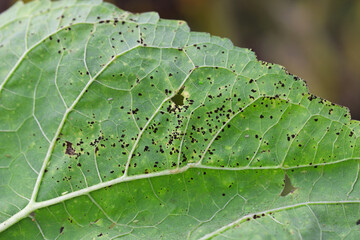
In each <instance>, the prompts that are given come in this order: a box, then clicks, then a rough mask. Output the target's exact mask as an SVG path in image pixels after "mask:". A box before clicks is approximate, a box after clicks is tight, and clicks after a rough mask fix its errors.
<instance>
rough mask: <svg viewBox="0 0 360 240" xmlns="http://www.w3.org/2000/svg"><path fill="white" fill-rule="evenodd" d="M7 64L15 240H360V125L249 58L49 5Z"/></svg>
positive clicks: (155, 23)
mask: <svg viewBox="0 0 360 240" xmlns="http://www.w3.org/2000/svg"><path fill="white" fill-rule="evenodd" d="M0 56H1V61H0V193H1V194H0V222H2V224H1V225H0V230H2V232H1V233H0V238H1V239H41V238H44V239H92V238H99V239H116V238H125V239H139V238H140V239H161V238H163V239H186V238H190V239H200V238H203V239H207V238H215V239H216V238H219V239H226V238H229V239H238V238H241V239H319V238H320V239H358V237H359V235H360V232H359V230H360V226H359V225H360V220H359V219H360V204H359V203H360V185H359V184H358V183H357V182H358V175H359V159H360V152H359V150H360V141H359V135H360V128H359V123H358V122H357V121H353V120H351V117H350V114H349V112H348V110H347V109H346V108H344V107H341V106H337V105H334V104H332V103H330V102H328V101H326V100H324V99H321V98H317V97H315V96H313V95H311V94H309V93H308V90H307V86H306V84H305V82H304V81H303V80H301V79H299V78H298V77H295V76H293V75H291V74H289V73H288V72H287V71H286V70H285V69H284V68H283V67H281V66H278V65H274V64H268V63H264V62H261V61H258V60H257V59H256V56H255V54H254V53H253V52H251V51H250V50H248V49H243V48H238V47H234V46H233V44H232V43H231V42H230V40H228V39H223V38H219V37H213V36H210V35H209V34H206V33H197V32H190V30H189V27H188V26H187V25H186V23H184V22H182V21H175V20H163V19H159V17H158V15H157V14H156V13H143V14H131V13H129V12H125V11H122V10H120V9H118V8H116V7H114V6H113V5H110V4H107V3H102V2H101V1H97V0H91V1H84V0H65V1H59V2H50V1H45V0H42V1H34V2H31V3H28V4H22V3H21V2H18V3H17V4H15V5H14V6H13V7H12V8H10V9H9V10H8V11H6V12H4V13H3V14H1V15H0Z"/></svg>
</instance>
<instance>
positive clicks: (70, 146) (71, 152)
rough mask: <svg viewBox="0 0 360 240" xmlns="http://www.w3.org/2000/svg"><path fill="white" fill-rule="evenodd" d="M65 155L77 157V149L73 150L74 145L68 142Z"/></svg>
mask: <svg viewBox="0 0 360 240" xmlns="http://www.w3.org/2000/svg"><path fill="white" fill-rule="evenodd" d="M65 154H68V155H70V156H73V155H76V153H75V149H74V148H73V144H72V143H71V142H69V141H66V150H65Z"/></svg>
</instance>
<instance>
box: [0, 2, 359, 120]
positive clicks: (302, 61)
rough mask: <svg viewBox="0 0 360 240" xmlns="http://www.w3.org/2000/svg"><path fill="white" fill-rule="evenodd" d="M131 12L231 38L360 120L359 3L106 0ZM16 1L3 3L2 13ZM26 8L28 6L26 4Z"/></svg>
mask: <svg viewBox="0 0 360 240" xmlns="http://www.w3.org/2000/svg"><path fill="white" fill-rule="evenodd" d="M105 1H107V2H111V3H114V4H116V5H117V6H119V7H120V8H122V9H124V10H128V11H131V12H145V11H156V12H158V13H159V14H160V16H161V17H162V18H167V19H182V20H185V21H187V22H188V24H189V26H190V27H191V29H192V30H193V31H202V32H209V33H211V34H213V35H218V36H221V37H227V38H230V39H231V40H232V41H233V42H234V44H235V45H237V46H239V47H246V48H252V49H253V50H254V51H255V53H256V54H257V56H258V58H259V59H261V60H264V61H267V62H272V63H278V64H280V65H283V66H285V67H286V68H287V69H288V71H289V72H291V73H293V74H295V75H298V76H299V77H301V78H303V79H305V80H306V82H307V83H308V86H309V88H310V91H311V93H313V94H315V95H317V96H320V97H323V98H325V99H328V100H330V101H332V102H334V103H337V104H340V105H345V106H347V107H349V108H350V110H351V114H352V117H353V119H358V120H360V1H357V0H317V1H313V0H272V1H264V0H251V1H249V0H105ZM14 2H15V0H0V12H2V11H4V10H5V9H7V8H8V7H9V6H11V4H13V3H14ZM25 2H27V1H25Z"/></svg>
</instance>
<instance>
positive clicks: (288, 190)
mask: <svg viewBox="0 0 360 240" xmlns="http://www.w3.org/2000/svg"><path fill="white" fill-rule="evenodd" d="M296 189H297V188H296V187H294V186H293V185H291V180H290V178H289V176H288V175H287V174H285V177H284V189H283V190H282V192H281V194H280V196H282V197H285V196H287V195H288V194H289V193H293V192H294V191H295V190H296Z"/></svg>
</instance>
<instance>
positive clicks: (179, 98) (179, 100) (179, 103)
mask: <svg viewBox="0 0 360 240" xmlns="http://www.w3.org/2000/svg"><path fill="white" fill-rule="evenodd" d="M183 92H184V87H182V88H181V89H180V90H179V92H178V93H177V94H176V95H175V96H173V97H172V98H171V101H172V102H173V103H174V104H175V105H176V106H183V105H184V96H183V95H182V93H183Z"/></svg>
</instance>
